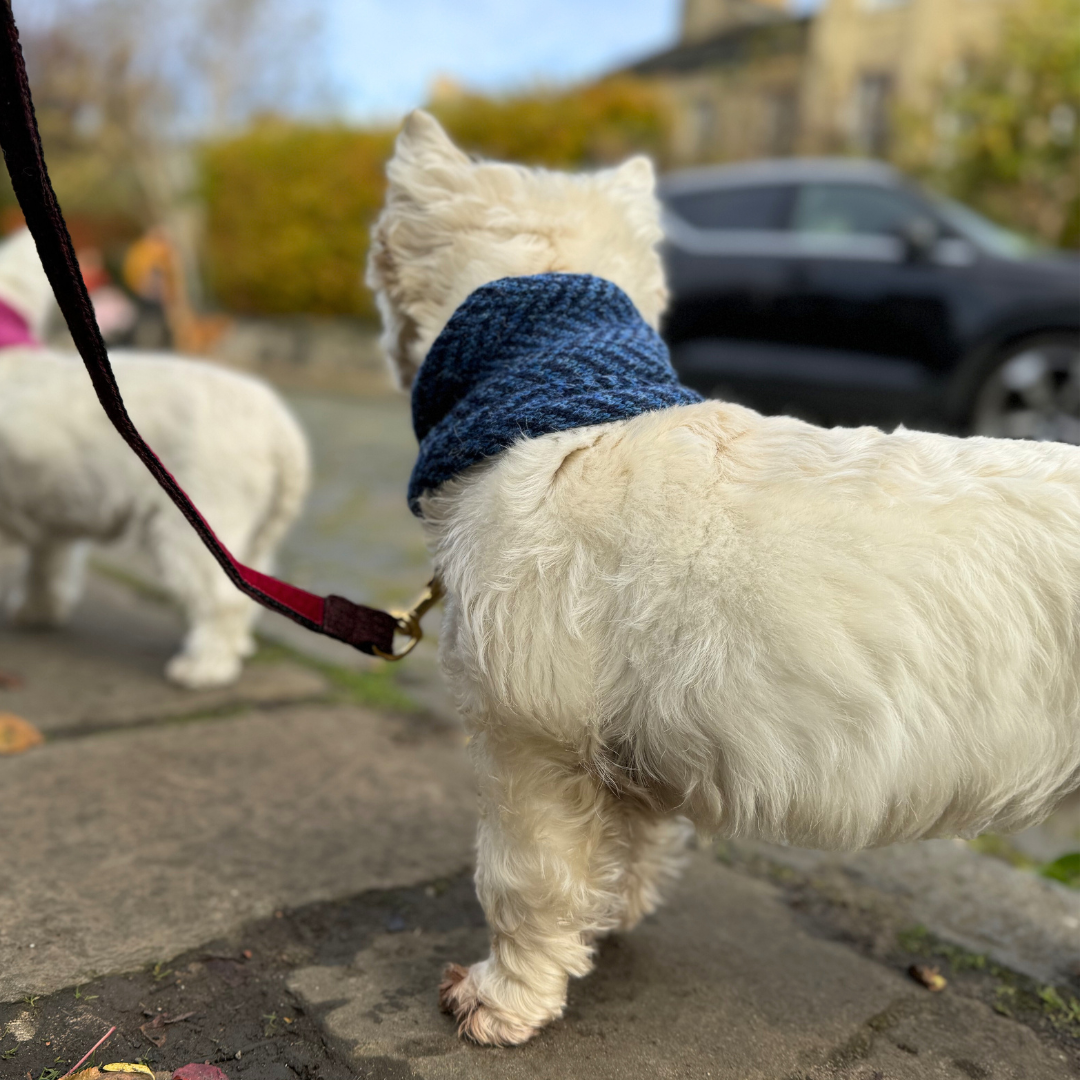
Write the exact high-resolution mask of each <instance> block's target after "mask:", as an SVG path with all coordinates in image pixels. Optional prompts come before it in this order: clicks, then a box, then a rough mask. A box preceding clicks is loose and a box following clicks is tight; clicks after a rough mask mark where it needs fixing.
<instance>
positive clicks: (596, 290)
mask: <svg viewBox="0 0 1080 1080" xmlns="http://www.w3.org/2000/svg"><path fill="white" fill-rule="evenodd" d="M701 400H702V399H701V396H700V395H699V394H697V393H695V392H694V391H693V390H688V389H687V388H686V387H685V386H682V385H680V383H679V380H678V376H677V375H676V374H675V371H674V369H673V368H672V366H671V361H670V359H669V358H668V351H667V346H666V345H665V344H664V342H663V341H662V340H661V338H660V335H659V334H658V333H657V332H656V331H655V330H653V329H652V327H650V326H649V325H648V323H646V322H645V320H644V319H642V317H641V315H640V314H638V310H637V308H635V307H634V304H633V302H632V301H631V300H630V298H629V297H628V296H627V295H626V293H624V292H623V291H622V289H620V288H619V287H618V286H617V285H614V284H612V283H611V282H610V281H606V280H604V279H603V278H598V277H593V276H592V275H591V274H536V275H533V276H530V277H511V278H502V279H501V280H499V281H493V282H491V283H490V284H487V285H484V286H482V287H481V288H479V289H477V290H476V291H475V292H474V293H472V294H471V295H470V296H469V297H468V298H467V299H466V300H465V302H464V303H463V304H462V305H461V306H460V307H459V308H458V309H457V311H455V312H454V314H453V316H451V318H450V321H449V322H448V323H447V324H446V327H445V328H444V329H443V332H442V333H441V334H440V335H439V336H438V338H436V340H435V343H434V345H432V347H431V351H430V352H429V353H428V355H427V357H426V359H425V360H424V363H423V364H422V366H421V368H420V372H419V374H418V375H417V377H416V381H415V383H414V384H413V391H412V415H413V430H414V431H415V432H416V437H417V439H418V440H419V442H420V454H419V457H418V458H417V461H416V466H415V468H414V469H413V473H412V478H411V479H410V481H409V506H410V508H411V509H412V512H413V513H414V514H417V515H418V516H419V514H420V508H419V499H420V496H421V495H423V493H424V492H425V491H429V490H433V489H435V488H437V487H439V486H440V485H441V484H444V483H445V482H446V481H447V480H449V479H450V478H451V477H452V476H456V475H457V474H458V473H459V472H461V471H462V470H463V469H467V468H468V467H469V466H470V465H475V464H476V463H477V462H480V461H483V460H484V459H486V458H490V457H493V456H494V455H496V454H498V453H500V452H501V451H503V450H505V449H506V448H507V447H509V446H512V445H513V444H514V443H515V442H517V441H518V440H519V439H532V438H536V437H537V436H539V435H548V434H550V433H552V432H554V431H569V430H570V429H572V428H579V427H587V426H589V425H590V424H604V423H609V422H611V421H613V420H626V419H629V418H630V417H632V416H637V415H639V414H640V413H645V412H652V411H653V410H656V409H666V408H668V407H669V406H671V405H689V404H692V403H694V402H698V401H701Z"/></svg>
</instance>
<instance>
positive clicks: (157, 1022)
mask: <svg viewBox="0 0 1080 1080" xmlns="http://www.w3.org/2000/svg"><path fill="white" fill-rule="evenodd" d="M165 1023H166V1020H165V1018H164V1016H162V1015H161V1014H160V1013H159V1014H158V1015H157V1016H155V1017H154V1019H153V1020H150V1021H148V1022H147V1023H145V1024H141V1025H140V1026H139V1030H140V1031H141V1032H142V1033H143V1035H145V1036H146V1039H147V1041H148V1042H150V1043H152V1044H153V1045H154V1046H156V1047H157V1048H158V1049H159V1050H160V1049H161V1048H162V1047H163V1046H164V1045H165V1038H166V1035H165V1032H164V1031H161V1028H162V1027H164V1025H165ZM152 1031H159V1032H161V1033H160V1034H156V1035H152V1034H151V1032H152Z"/></svg>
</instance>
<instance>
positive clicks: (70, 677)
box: [0, 575, 327, 734]
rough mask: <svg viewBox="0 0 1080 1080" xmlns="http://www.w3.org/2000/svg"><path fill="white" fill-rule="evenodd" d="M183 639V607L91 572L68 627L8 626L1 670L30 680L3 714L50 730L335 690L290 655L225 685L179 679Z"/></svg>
mask: <svg viewBox="0 0 1080 1080" xmlns="http://www.w3.org/2000/svg"><path fill="white" fill-rule="evenodd" d="M182 636H183V623H182V620H181V617H180V615H179V613H178V612H176V611H174V610H173V609H172V608H170V607H168V606H166V605H165V604H161V603H154V602H152V601H149V600H146V599H145V598H142V597H140V596H138V595H136V594H135V593H133V592H132V591H131V590H130V589H129V588H127V587H126V586H124V585H121V584H118V583H116V582H112V581H108V580H106V579H103V578H101V577H98V576H94V575H92V576H91V577H90V579H89V581H88V583H87V591H86V595H85V597H84V599H83V602H82V603H81V604H80V605H79V607H78V609H77V610H76V612H75V613H74V616H73V617H72V620H71V623H70V624H69V625H68V626H66V627H64V628H63V629H61V630H45V631H41V630H36V631H28V630H19V629H16V628H14V627H11V626H10V625H7V624H0V671H3V672H4V674H6V675H16V676H18V677H19V678H20V679H21V680H22V685H21V686H20V687H18V688H16V689H7V688H0V711H4V712H13V713H17V714H18V715H19V716H23V717H25V718H26V719H27V720H29V721H30V722H31V723H33V724H35V725H36V726H37V727H39V728H40V729H41V730H42V731H44V732H46V733H47V734H48V733H58V732H65V733H71V732H76V731H87V730H91V729H94V728H100V727H115V726H118V725H125V724H137V723H145V722H148V721H154V720H163V719H169V718H173V717H181V716H191V715H194V714H198V713H209V712H216V711H219V710H224V709H229V708H231V707H235V706H241V705H253V704H266V703H270V702H272V703H275V704H281V703H286V702H295V701H309V700H312V699H314V698H318V697H322V696H324V695H325V694H326V693H327V683H326V680H325V679H324V678H323V676H322V675H320V674H319V673H318V672H317V671H314V670H312V669H311V668H309V667H305V666H304V665H302V664H298V663H293V662H291V661H287V660H281V661H274V662H272V663H249V664H247V665H245V668H244V671H243V674H242V675H241V677H240V680H239V681H238V682H236V683H235V684H233V685H232V686H227V687H222V688H220V689H214V690H185V689H182V688H181V687H178V686H173V685H172V684H171V683H169V682H166V680H165V675H164V668H165V663H166V661H167V660H168V659H169V657H171V656H172V655H173V654H174V653H175V652H176V650H177V649H178V647H179V645H180V641H181V638H182Z"/></svg>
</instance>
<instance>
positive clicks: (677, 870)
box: [618, 813, 694, 930]
mask: <svg viewBox="0 0 1080 1080" xmlns="http://www.w3.org/2000/svg"><path fill="white" fill-rule="evenodd" d="M627 833H628V842H629V854H628V856H627V859H626V867H625V872H624V875H623V879H622V886H621V889H620V892H621V894H622V902H623V903H622V912H621V918H620V920H619V925H618V929H619V930H633V928H634V927H635V926H637V924H638V923H639V922H641V920H642V919H644V918H645V916H646V915H651V914H652V913H653V912H654V911H655V910H656V909H657V908H658V907H659V906H660V905H661V903H663V900H664V892H665V890H666V889H667V888H668V886H670V885H672V884H674V882H675V881H676V880H677V879H678V877H679V875H680V874H681V873H682V868H683V866H684V865H685V863H686V852H687V845H688V844H689V842H690V838H691V837H692V836H693V835H694V827H693V825H691V824H690V822H689V821H687V820H686V818H681V817H656V816H654V815H650V814H647V813H630V814H628V815H627Z"/></svg>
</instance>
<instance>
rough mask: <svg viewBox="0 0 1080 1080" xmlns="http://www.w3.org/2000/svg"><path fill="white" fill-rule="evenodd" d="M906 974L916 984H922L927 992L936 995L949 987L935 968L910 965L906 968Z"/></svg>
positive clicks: (925, 965)
mask: <svg viewBox="0 0 1080 1080" xmlns="http://www.w3.org/2000/svg"><path fill="white" fill-rule="evenodd" d="M908 974H909V975H910V976H911V977H912V978H913V979H914V980H915V981H916V982H918V983H922V984H923V986H925V987H926V989H927V990H932V991H933V992H934V993H937V992H938V991H939V990H944V989H945V987H946V986H948V985H949V983H948V980H947V979H946V978H945V976H944V975H942V974H941V972H940V971H939V970H938V969H937V968H936V967H930V966H929V965H927V964H912V965H911V967H909V968H908Z"/></svg>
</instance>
